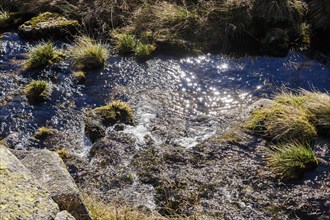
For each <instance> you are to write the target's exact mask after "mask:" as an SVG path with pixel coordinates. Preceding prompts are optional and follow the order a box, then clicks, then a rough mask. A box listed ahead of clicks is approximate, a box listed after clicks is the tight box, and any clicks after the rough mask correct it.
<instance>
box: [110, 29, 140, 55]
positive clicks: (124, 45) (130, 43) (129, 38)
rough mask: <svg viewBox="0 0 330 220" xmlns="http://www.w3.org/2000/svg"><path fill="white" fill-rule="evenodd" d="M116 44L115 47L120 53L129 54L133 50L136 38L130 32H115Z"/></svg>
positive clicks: (136, 41)
mask: <svg viewBox="0 0 330 220" xmlns="http://www.w3.org/2000/svg"><path fill="white" fill-rule="evenodd" d="M114 37H115V39H116V46H115V48H116V49H117V50H118V51H119V53H121V54H130V53H132V52H133V51H134V48H135V46H136V45H137V43H138V40H137V39H136V38H135V37H134V36H133V35H130V34H127V33H125V34H116V35H115V36H114Z"/></svg>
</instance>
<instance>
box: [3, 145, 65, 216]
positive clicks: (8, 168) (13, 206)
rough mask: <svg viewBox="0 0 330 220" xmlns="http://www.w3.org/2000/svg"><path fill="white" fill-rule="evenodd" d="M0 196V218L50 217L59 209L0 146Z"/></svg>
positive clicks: (8, 152) (33, 179)
mask: <svg viewBox="0 0 330 220" xmlns="http://www.w3.org/2000/svg"><path fill="white" fill-rule="evenodd" d="M0 195H1V196H0V213H1V219H4V220H10V219H26V220H47V219H49V220H50V219H54V217H55V216H56V213H58V212H59V208H58V206H57V204H56V203H55V202H54V201H53V200H52V198H51V197H50V196H49V194H48V192H47V191H46V190H45V189H44V188H43V187H42V186H41V185H40V184H39V183H38V182H37V180H36V179H35V178H34V177H33V175H32V174H31V173H30V171H29V170H28V169H27V168H26V167H24V166H23V165H22V163H21V162H20V161H19V160H18V159H17V158H16V157H15V156H14V155H13V154H12V153H11V152H10V151H9V150H8V149H7V148H5V147H4V146H0Z"/></svg>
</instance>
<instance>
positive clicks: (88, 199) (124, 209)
mask: <svg viewBox="0 0 330 220" xmlns="http://www.w3.org/2000/svg"><path fill="white" fill-rule="evenodd" d="M83 198H84V201H85V204H86V206H87V208H88V209H89V211H90V213H91V215H92V217H93V219H94V220H198V219H204V218H199V217H198V216H192V217H186V216H179V215H175V216H168V217H167V216H161V215H160V214H158V213H154V212H150V211H143V210H139V209H137V208H132V207H130V206H126V205H116V204H114V203H105V202H103V201H102V200H100V199H98V198H97V197H96V196H91V195H87V194H86V193H84V194H83Z"/></svg>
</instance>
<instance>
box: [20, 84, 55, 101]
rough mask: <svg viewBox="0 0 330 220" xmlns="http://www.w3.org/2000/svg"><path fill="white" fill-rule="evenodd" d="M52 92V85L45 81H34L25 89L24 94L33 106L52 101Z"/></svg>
mask: <svg viewBox="0 0 330 220" xmlns="http://www.w3.org/2000/svg"><path fill="white" fill-rule="evenodd" d="M51 92H52V88H51V85H50V84H49V83H48V82H47V81H43V80H33V81H31V82H30V83H29V84H28V85H26V86H25V87H24V93H25V95H26V97H27V99H28V100H29V102H30V103H32V104H35V103H39V102H44V101H46V100H48V99H50V96H51Z"/></svg>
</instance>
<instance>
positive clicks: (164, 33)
mask: <svg viewBox="0 0 330 220" xmlns="http://www.w3.org/2000/svg"><path fill="white" fill-rule="evenodd" d="M201 20H202V18H201V17H200V16H199V15H198V13H197V12H196V11H195V10H188V9H187V8H185V7H183V6H179V5H176V4H171V3H168V2H156V3H155V4H153V5H151V4H145V5H144V6H142V7H140V8H139V9H137V10H136V11H135V12H134V15H133V18H132V24H131V25H130V26H131V28H132V29H133V30H134V32H135V33H137V35H141V34H143V33H144V32H146V31H151V32H153V33H156V34H155V35H157V36H158V38H162V39H172V38H178V37H179V38H182V37H183V38H185V37H188V36H189V37H190V38H192V37H194V31H197V29H198V28H199V23H200V21H201ZM194 29H195V30H194Z"/></svg>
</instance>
